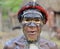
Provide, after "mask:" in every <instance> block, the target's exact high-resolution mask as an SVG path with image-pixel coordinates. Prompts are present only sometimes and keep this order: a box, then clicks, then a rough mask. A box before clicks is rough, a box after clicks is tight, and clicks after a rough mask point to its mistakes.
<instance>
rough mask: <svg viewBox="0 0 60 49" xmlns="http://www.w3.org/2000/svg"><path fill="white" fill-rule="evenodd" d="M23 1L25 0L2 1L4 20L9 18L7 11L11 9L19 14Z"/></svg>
mask: <svg viewBox="0 0 60 49" xmlns="http://www.w3.org/2000/svg"><path fill="white" fill-rule="evenodd" d="M22 1H23V0H0V8H2V9H3V12H2V13H3V18H4V19H6V18H7V9H11V11H12V12H17V11H18V10H19V8H20V6H21V3H22Z"/></svg>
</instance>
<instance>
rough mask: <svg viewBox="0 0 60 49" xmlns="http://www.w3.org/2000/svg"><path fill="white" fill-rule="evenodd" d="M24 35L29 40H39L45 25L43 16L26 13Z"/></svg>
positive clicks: (23, 23) (23, 22)
mask: <svg viewBox="0 0 60 49" xmlns="http://www.w3.org/2000/svg"><path fill="white" fill-rule="evenodd" d="M22 25H23V32H24V35H25V37H26V39H27V41H29V42H31V43H32V42H35V41H37V40H38V38H39V36H40V32H41V27H42V26H43V22H42V17H41V15H39V14H35V13H30V14H24V18H23V21H22Z"/></svg>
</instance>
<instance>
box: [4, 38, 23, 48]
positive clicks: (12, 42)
mask: <svg viewBox="0 0 60 49" xmlns="http://www.w3.org/2000/svg"><path fill="white" fill-rule="evenodd" d="M21 38H22V37H17V38H14V39H12V40H9V41H7V42H6V43H5V45H4V49H14V48H15V47H16V42H18V41H19V40H21Z"/></svg>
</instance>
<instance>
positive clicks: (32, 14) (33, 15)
mask: <svg viewBox="0 0 60 49" xmlns="http://www.w3.org/2000/svg"><path fill="white" fill-rule="evenodd" d="M23 17H24V18H41V19H42V18H43V15H42V13H40V12H39V11H36V10H27V11H24V12H23Z"/></svg>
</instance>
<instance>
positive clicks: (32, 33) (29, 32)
mask: <svg viewBox="0 0 60 49" xmlns="http://www.w3.org/2000/svg"><path fill="white" fill-rule="evenodd" d="M36 32H37V31H28V34H29V35H35V34H36Z"/></svg>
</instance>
